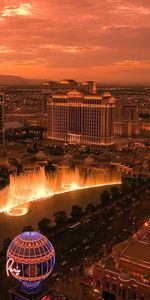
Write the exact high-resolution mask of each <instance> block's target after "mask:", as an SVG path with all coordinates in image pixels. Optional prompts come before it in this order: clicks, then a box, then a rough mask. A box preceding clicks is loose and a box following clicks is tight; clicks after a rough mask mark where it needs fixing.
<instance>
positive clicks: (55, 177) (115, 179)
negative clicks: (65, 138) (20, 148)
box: [0, 167, 120, 216]
mask: <svg viewBox="0 0 150 300" xmlns="http://www.w3.org/2000/svg"><path fill="white" fill-rule="evenodd" d="M92 170H93V169H91V170H90V171H87V169H86V172H85V173H83V172H82V173H81V172H80V170H79V169H78V168H76V169H75V170H72V169H70V168H69V167H67V168H65V167H63V168H62V169H61V170H58V171H57V172H55V173H54V174H51V175H50V176H47V175H46V173H45V170H44V168H40V169H39V170H38V171H33V172H31V173H25V174H21V175H20V176H17V175H12V176H10V184H9V186H8V187H6V188H5V189H4V190H2V191H1V193H0V212H7V214H11V215H13V214H14V215H15V216H16V210H14V208H15V207H17V206H20V207H21V206H22V205H23V209H22V210H21V208H20V215H22V214H23V212H24V211H25V213H26V212H28V204H27V203H29V202H33V201H37V200H39V199H40V200H45V199H46V198H49V197H51V196H53V195H56V194H60V193H64V192H67V191H73V190H78V189H83V188H89V187H92V186H98V185H108V184H113V183H119V182H120V176H119V175H118V174H117V173H116V172H113V173H112V172H110V170H108V169H105V168H101V169H100V168H97V169H96V172H95V173H94V172H92ZM26 204H27V206H26V207H25V205H26Z"/></svg>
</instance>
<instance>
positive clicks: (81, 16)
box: [0, 0, 150, 83]
mask: <svg viewBox="0 0 150 300" xmlns="http://www.w3.org/2000/svg"><path fill="white" fill-rule="evenodd" d="M149 17H150V2H149V0H133V1H130V0H126V1H124V0H101V1H99V0H95V1H93V0H82V1H75V0H73V1H66V0H64V1H59V0H55V1H52V0H30V1H29V0H8V1H6V0H1V1H0V32H1V44H0V69H1V74H2V75H17V76H22V77H24V78H37V79H43V80H45V79H47V80H48V79H49V80H52V79H55V80H60V79H62V78H64V77H65V78H75V79H76V80H79V81H80V80H81V81H82V80H90V79H93V80H95V81H97V82H110V83H111V82H112V83H113V82H127V83H133V82H134V83H140V82H145V83H150V79H149V78H150V68H149V65H150V55H149V46H150V43H149V39H148V38H147V37H148V36H149V31H150V22H149ZM89 74H90V75H89Z"/></svg>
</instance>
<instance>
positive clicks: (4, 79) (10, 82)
mask: <svg viewBox="0 0 150 300" xmlns="http://www.w3.org/2000/svg"><path fill="white" fill-rule="evenodd" d="M51 80H52V79H50V81H51ZM54 80H55V79H54ZM46 81H49V80H48V79H29V78H24V77H21V76H14V75H0V86H1V87H2V86H14V85H40V84H42V83H43V82H46ZM56 81H57V80H56ZM109 86H114V87H116V86H123V87H124V86H128V87H136V86H137V87H138V86H139V87H140V86H150V84H149V83H145V82H143V83H142V82H141V83H134V82H130V83H125V82H120V83H119V82H118V83H117V82H116V83H115V82H114V83H113V82H112V83H111V82H97V87H98V88H101V87H109Z"/></svg>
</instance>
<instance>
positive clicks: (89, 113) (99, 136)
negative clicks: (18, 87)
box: [47, 90, 116, 150]
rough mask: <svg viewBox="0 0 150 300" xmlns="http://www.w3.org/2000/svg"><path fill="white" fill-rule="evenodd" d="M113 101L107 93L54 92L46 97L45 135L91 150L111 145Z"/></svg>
mask: <svg viewBox="0 0 150 300" xmlns="http://www.w3.org/2000/svg"><path fill="white" fill-rule="evenodd" d="M115 102H116V99H115V98H114V97H113V96H112V95H111V94H110V93H109V92H105V93H103V94H102V95H100V94H98V93H92V92H89V91H87V92H85V91H79V90H71V91H68V92H64V91H60V92H59V91H58V92H56V93H55V94H53V95H51V96H50V97H49V99H48V111H47V115H48V138H49V139H51V140H54V141H64V142H67V143H69V144H79V145H86V146H87V145H88V146H89V147H90V148H91V149H93V150H94V149H97V148H100V147H102V146H111V145H113V144H114V128H113V124H114V109H115Z"/></svg>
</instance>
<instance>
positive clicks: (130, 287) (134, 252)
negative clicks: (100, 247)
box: [94, 221, 150, 300]
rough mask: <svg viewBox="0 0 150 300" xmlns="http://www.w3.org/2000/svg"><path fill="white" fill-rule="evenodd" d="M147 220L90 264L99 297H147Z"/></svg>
mask: <svg viewBox="0 0 150 300" xmlns="http://www.w3.org/2000/svg"><path fill="white" fill-rule="evenodd" d="M149 253H150V221H149V222H146V223H145V224H144V226H143V228H142V229H141V230H140V231H139V232H138V233H137V234H135V235H134V236H133V238H131V239H129V240H126V241H124V242H122V243H120V244H117V245H116V246H115V247H114V248H113V251H112V253H111V255H109V256H108V257H106V258H103V259H102V260H101V261H100V262H98V263H96V265H95V267H94V283H95V287H96V289H97V290H98V291H99V292H100V294H101V295H102V297H103V299H112V300H113V299H114V300H115V299H116V300H121V299H138V300H148V299H150V255H149Z"/></svg>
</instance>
